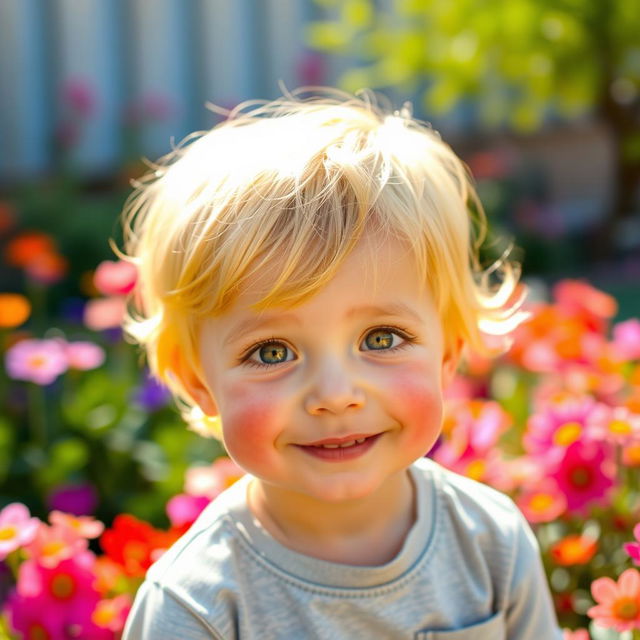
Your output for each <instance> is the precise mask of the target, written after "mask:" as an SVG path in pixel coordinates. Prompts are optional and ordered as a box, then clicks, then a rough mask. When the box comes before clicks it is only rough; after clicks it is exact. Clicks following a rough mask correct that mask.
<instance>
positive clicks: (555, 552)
mask: <svg viewBox="0 0 640 640" xmlns="http://www.w3.org/2000/svg"><path fill="white" fill-rule="evenodd" d="M597 550H598V543H597V541H596V540H594V539H593V538H589V537H587V536H581V535H570V536H565V537H564V538H562V540H558V542H556V543H555V544H553V545H552V546H551V549H550V553H551V557H552V558H553V561H554V562H555V563H556V564H557V565H559V566H561V567H568V566H571V565H574V564H587V562H589V561H590V560H591V558H593V556H594V555H595V553H596V551H597Z"/></svg>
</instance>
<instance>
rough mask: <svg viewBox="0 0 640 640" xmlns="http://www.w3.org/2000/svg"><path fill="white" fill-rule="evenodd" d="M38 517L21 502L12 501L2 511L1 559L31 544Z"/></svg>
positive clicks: (0, 517)
mask: <svg viewBox="0 0 640 640" xmlns="http://www.w3.org/2000/svg"><path fill="white" fill-rule="evenodd" d="M39 523H40V520H38V518H32V517H31V514H30V513H29V509H27V507H25V506H24V505H23V504H22V503H20V502H12V503H11V504H8V505H7V506H6V507H5V508H4V509H3V510H2V511H0V560H4V559H5V558H6V557H7V556H8V555H9V554H10V553H11V552H12V551H15V550H16V549H17V548H19V547H22V546H24V545H27V544H29V543H30V542H31V541H32V540H33V539H34V537H35V535H36V532H37V530H38V524H39Z"/></svg>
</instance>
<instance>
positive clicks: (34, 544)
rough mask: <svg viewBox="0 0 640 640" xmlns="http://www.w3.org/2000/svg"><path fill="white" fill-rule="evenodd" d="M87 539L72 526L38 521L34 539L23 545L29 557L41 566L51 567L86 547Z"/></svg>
mask: <svg viewBox="0 0 640 640" xmlns="http://www.w3.org/2000/svg"><path fill="white" fill-rule="evenodd" d="M87 546H88V545H87V540H86V538H83V537H82V536H81V535H80V533H79V532H78V531H77V530H76V529H75V528H73V527H68V526H66V524H65V525H63V524H54V525H52V526H48V525H46V524H45V523H44V522H39V525H38V529H37V531H36V535H35V537H34V539H33V540H32V541H31V542H30V543H29V544H28V545H26V546H25V549H26V550H27V552H28V553H29V556H30V558H32V559H34V560H36V561H37V562H38V563H39V564H41V565H42V566H43V567H47V568H53V567H56V566H57V565H58V564H59V563H60V562H62V561H63V560H66V559H68V558H71V557H73V556H74V555H76V554H78V553H81V552H82V551H85V550H86V549H87Z"/></svg>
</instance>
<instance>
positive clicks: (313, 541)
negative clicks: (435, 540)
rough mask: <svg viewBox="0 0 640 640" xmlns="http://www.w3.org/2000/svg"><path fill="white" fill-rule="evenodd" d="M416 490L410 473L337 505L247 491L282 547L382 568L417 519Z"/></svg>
mask: <svg viewBox="0 0 640 640" xmlns="http://www.w3.org/2000/svg"><path fill="white" fill-rule="evenodd" d="M414 494H415V490H414V487H413V482H412V480H411V477H410V475H409V472H408V471H407V470H402V471H400V472H398V473H397V474H396V475H395V476H392V477H390V478H389V479H388V480H387V481H386V482H385V483H384V485H382V486H381V487H380V488H379V489H378V490H377V491H375V492H374V493H372V494H370V495H368V496H366V497H364V498H360V499H357V500H347V501H341V502H338V503H332V502H325V501H322V500H316V499H314V498H312V497H310V496H308V495H305V494H300V493H295V492H292V491H289V490H286V489H282V488H280V487H277V486H274V485H269V484H266V483H264V482H262V481H260V480H259V479H255V480H253V481H252V483H251V485H250V487H249V496H248V497H249V507H250V509H251V511H252V512H253V514H254V515H255V516H256V517H257V518H258V520H259V521H260V523H261V524H262V526H263V527H264V528H265V529H266V530H267V531H268V532H269V533H270V534H271V535H272V536H273V537H274V538H275V539H276V540H278V541H279V542H280V543H281V544H283V545H284V546H286V547H288V548H290V549H292V550H294V551H298V552H300V553H304V554H306V555H310V556H313V557H316V558H320V559H322V560H328V561H331V562H338V563H342V564H351V565H380V564H385V563H386V562H389V561H390V560H392V559H393V558H394V557H395V556H396V555H397V553H398V552H399V551H400V549H401V547H402V544H403V543H404V540H405V538H406V536H407V534H408V532H409V530H410V529H411V527H412V526H413V523H414V522H415V519H416V508H415V495H414Z"/></svg>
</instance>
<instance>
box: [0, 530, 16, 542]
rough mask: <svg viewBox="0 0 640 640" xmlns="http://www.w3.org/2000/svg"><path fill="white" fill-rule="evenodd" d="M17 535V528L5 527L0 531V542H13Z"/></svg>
mask: <svg viewBox="0 0 640 640" xmlns="http://www.w3.org/2000/svg"><path fill="white" fill-rule="evenodd" d="M17 533H18V532H17V530H16V528H15V527H3V528H2V529H0V540H11V538H15V537H16V534H17Z"/></svg>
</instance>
